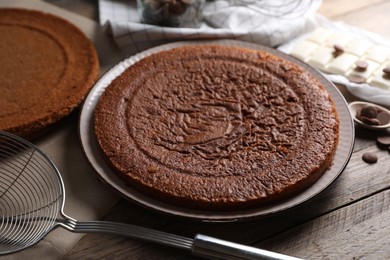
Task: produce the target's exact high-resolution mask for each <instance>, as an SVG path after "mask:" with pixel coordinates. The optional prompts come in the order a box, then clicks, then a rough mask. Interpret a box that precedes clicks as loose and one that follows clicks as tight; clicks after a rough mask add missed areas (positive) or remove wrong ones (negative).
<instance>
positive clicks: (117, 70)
mask: <svg viewBox="0 0 390 260" xmlns="http://www.w3.org/2000/svg"><path fill="white" fill-rule="evenodd" d="M211 44H214V45H215V44H217V45H225V46H237V47H244V48H250V49H255V50H262V51H267V52H269V53H271V54H274V55H276V56H278V57H281V58H284V59H287V60H289V61H291V62H293V63H295V64H297V65H299V66H301V67H303V68H304V69H306V70H308V71H309V72H310V73H311V74H312V75H313V76H314V77H315V78H316V79H317V80H319V81H320V82H321V84H322V85H323V86H324V87H325V89H326V90H327V91H328V92H329V94H330V96H331V97H332V99H333V102H334V104H335V106H336V110H337V112H338V116H339V121H340V131H339V132H340V136H339V143H338V146H337V149H336V154H335V155H334V163H333V165H332V166H331V167H330V169H329V170H328V171H327V172H326V173H325V174H324V175H323V176H321V177H320V179H319V180H318V181H317V182H316V183H314V184H313V185H312V186H310V187H309V188H307V189H305V190H304V191H302V192H299V193H298V194H296V195H294V196H292V197H291V198H289V199H285V200H282V201H280V202H277V203H272V204H270V205H265V206H260V207H258V208H253V209H248V210H237V211H234V210H231V211H215V212H214V211H207V210H196V209H190V208H184V207H180V206H176V205H171V204H168V203H165V202H162V201H159V200H157V199H154V198H152V197H149V196H147V195H145V194H142V193H141V192H139V191H137V190H135V189H134V188H131V187H129V186H128V185H126V184H125V182H124V181H123V180H122V179H121V178H120V177H119V176H118V174H116V173H115V172H114V170H113V169H112V168H110V167H109V165H108V164H107V162H106V161H105V159H104V158H103V155H102V154H101V152H100V150H99V149H96V148H99V147H98V146H97V140H96V137H95V134H94V130H93V114H94V109H95V107H96V104H97V102H98V100H99V98H100V96H101V94H102V93H103V92H104V90H105V88H106V87H107V86H108V85H109V83H110V82H111V81H112V80H114V79H115V78H116V77H118V76H119V75H120V74H121V73H123V71H124V70H126V69H127V68H128V67H130V66H132V65H133V64H135V63H136V62H138V61H140V60H141V59H143V58H145V57H147V56H149V55H151V54H154V53H158V52H161V51H164V50H169V49H173V48H176V47H180V46H185V45H211ZM339 109H340V110H342V111H341V112H343V114H342V116H343V117H345V118H343V120H342V119H341V118H340V111H339ZM91 121H92V122H91ZM346 131H348V133H347V132H346ZM78 134H79V140H80V144H81V148H82V149H81V150H82V151H83V154H84V156H85V157H86V159H87V161H88V162H89V164H90V165H91V166H92V168H93V169H94V172H95V173H96V174H97V176H98V178H99V179H100V180H101V181H102V182H103V183H104V184H106V185H108V186H109V188H111V189H113V190H114V191H115V192H116V193H117V194H119V195H120V196H121V197H123V198H125V199H127V200H129V201H131V202H133V203H136V204H138V205H141V206H143V207H146V208H148V209H151V210H154V211H157V212H159V213H165V214H168V215H174V216H178V217H185V218H190V219H196V220H201V221H218V222H221V221H224V222H225V221H226V222H227V221H238V220H247V219H253V218H259V217H264V216H268V215H271V214H275V213H279V212H282V211H286V210H288V209H292V208H294V207H296V206H298V205H300V204H302V203H304V202H307V201H308V200H310V199H312V198H313V197H315V196H317V195H318V194H319V193H321V192H322V191H324V190H325V189H326V188H327V187H328V186H329V185H330V184H332V183H333V182H334V181H335V180H336V179H337V178H338V177H339V175H340V174H341V173H342V172H343V170H344V169H345V167H346V166H347V164H348V162H349V160H350V158H351V156H352V152H353V146H354V140H355V131H354V122H353V118H352V116H351V114H350V112H349V109H348V103H347V101H346V100H345V98H344V96H343V95H342V94H341V92H340V91H339V90H338V88H337V87H336V86H335V85H334V84H333V83H332V82H330V81H329V80H328V79H326V77H325V76H323V75H322V74H321V73H320V72H319V71H318V70H316V69H315V68H313V67H311V66H310V65H308V64H306V63H303V62H302V61H300V60H298V59H296V58H294V57H292V56H290V55H288V54H285V53H283V52H281V51H278V50H276V49H273V48H270V47H267V46H263V45H260V44H255V43H249V42H243V41H239V40H199V41H180V42H172V43H167V44H163V45H159V46H156V47H153V48H150V49H148V50H145V51H142V52H140V53H138V54H135V55H133V56H129V57H127V58H125V59H123V60H122V61H120V62H119V63H117V64H115V65H113V66H112V67H111V69H109V70H108V71H107V72H105V73H104V74H103V75H102V76H101V77H100V78H99V80H98V81H97V82H96V83H95V85H94V86H93V87H92V89H91V90H90V92H89V93H88V95H87V97H86V98H85V100H84V102H83V104H82V107H81V110H80V114H79V127H78ZM341 142H344V143H341ZM340 156H342V158H340ZM335 165H336V166H337V169H334V167H336V166H335ZM107 171H108V173H107ZM329 172H331V173H332V174H331V175H330V174H329ZM327 173H328V174H327ZM323 183H324V184H323ZM310 192H311V193H310ZM306 194H307V195H306Z"/></svg>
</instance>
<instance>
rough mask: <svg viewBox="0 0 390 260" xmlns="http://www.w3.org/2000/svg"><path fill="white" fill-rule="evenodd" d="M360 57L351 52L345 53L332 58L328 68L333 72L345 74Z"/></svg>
mask: <svg viewBox="0 0 390 260" xmlns="http://www.w3.org/2000/svg"><path fill="white" fill-rule="evenodd" d="M358 59H359V58H358V57H357V56H355V55H352V54H349V53H343V54H341V55H339V56H337V57H336V58H334V59H333V60H332V62H331V63H330V64H329V67H328V70H327V71H329V72H330V73H332V74H344V73H345V72H346V71H349V70H350V68H352V66H353V64H354V63H355V62H356V61H358Z"/></svg>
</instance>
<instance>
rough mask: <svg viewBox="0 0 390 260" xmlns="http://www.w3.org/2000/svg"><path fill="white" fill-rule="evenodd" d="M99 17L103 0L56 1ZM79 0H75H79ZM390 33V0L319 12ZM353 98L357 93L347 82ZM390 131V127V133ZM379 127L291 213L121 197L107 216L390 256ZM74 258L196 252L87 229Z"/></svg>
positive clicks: (341, 254)
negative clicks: (238, 214) (198, 215)
mask: <svg viewBox="0 0 390 260" xmlns="http://www.w3.org/2000/svg"><path fill="white" fill-rule="evenodd" d="M52 2H54V3H55V4H56V3H57V4H59V5H63V7H65V8H67V9H68V10H72V11H75V12H79V13H81V14H83V15H86V16H89V17H90V18H93V19H97V11H96V10H97V9H96V3H95V2H94V1H86V0H84V1H81V3H78V4H77V5H80V4H82V5H85V8H75V4H73V5H72V1H68V3H66V2H67V1H65V5H64V1H52ZM73 2H75V1H73ZM319 12H320V13H321V14H323V15H324V16H326V17H328V18H330V19H334V20H344V21H345V22H347V23H349V24H351V25H353V26H356V27H361V28H364V29H368V30H371V31H373V32H377V33H380V34H382V35H384V36H386V37H388V38H389V39H390V27H389V26H388V24H389V22H390V19H389V18H388V14H389V13H390V2H389V1H385V0H375V1H371V0H359V1H352V0H350V1H338V0H325V1H324V3H323V5H322V6H321V8H320V11H319ZM339 87H340V89H341V91H342V92H343V93H344V94H345V97H346V98H347V100H348V101H352V100H354V99H355V98H354V97H352V96H351V95H350V94H349V93H347V92H346V90H345V89H344V88H343V87H342V86H339ZM387 134H390V132H388V133H387ZM376 135H377V133H374V132H370V131H367V130H364V129H361V128H357V129H356V143H355V147H354V150H353V155H352V157H351V160H350V162H349V164H348V165H347V167H346V169H345V170H344V172H343V173H342V175H341V176H340V177H339V178H338V179H337V180H336V181H335V182H334V183H333V184H332V185H331V186H330V187H328V188H327V189H326V190H325V191H324V192H322V193H321V194H320V195H319V196H317V197H315V198H314V199H313V200H311V201H309V202H307V203H304V204H302V205H300V206H298V207H296V208H294V209H292V210H289V211H287V212H283V213H279V214H276V215H272V216H269V217H265V218H261V219H258V220H251V221H246V222H235V223H203V222H198V221H193V220H188V219H181V218H176V217H172V216H167V215H160V214H158V213H156V212H151V211H149V210H146V209H144V208H141V207H138V206H135V205H134V204H132V203H130V202H128V201H126V200H121V201H120V202H119V203H118V204H117V205H116V206H115V207H114V208H113V209H112V210H111V211H110V212H109V213H108V214H107V215H106V216H105V217H104V220H110V221H118V222H124V223H131V224H135V225H140V226H144V227H148V228H153V229H157V230H162V231H167V232H171V233H174V234H178V235H182V236H186V237H191V238H192V237H194V236H195V234H197V233H202V234H206V235H210V236H214V237H218V238H222V239H226V240H230V241H234V242H238V243H242V244H247V245H251V246H255V247H259V248H263V249H268V250H271V251H276V252H280V253H283V254H288V255H292V256H296V257H301V258H306V259H360V258H367V259H389V258H390V190H389V187H390V154H389V152H388V151H386V150H382V149H380V148H379V147H378V146H377V144H376V141H375V138H376ZM365 152H375V153H376V154H377V155H378V156H379V162H378V163H376V164H372V165H370V164H367V163H365V162H364V161H363V160H362V158H361V157H362V154H363V153H365ZM66 257H67V258H68V259H86V258H87V259H189V258H191V256H190V255H189V254H188V253H187V252H185V251H181V250H178V249H173V248H168V247H164V246H160V245H155V244H151V243H146V242H140V241H135V240H133V239H128V238H124V237H118V236H113V235H102V234H88V235H85V236H84V237H83V238H82V239H81V240H80V242H79V243H78V244H77V245H76V246H75V247H74V248H73V249H72V250H70V251H69V252H68V253H67V255H66Z"/></svg>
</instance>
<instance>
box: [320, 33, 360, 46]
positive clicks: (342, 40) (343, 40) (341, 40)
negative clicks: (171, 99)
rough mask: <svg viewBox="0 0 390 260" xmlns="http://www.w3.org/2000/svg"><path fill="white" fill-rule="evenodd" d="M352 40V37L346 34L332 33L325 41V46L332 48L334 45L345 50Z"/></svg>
mask: <svg viewBox="0 0 390 260" xmlns="http://www.w3.org/2000/svg"><path fill="white" fill-rule="evenodd" d="M352 40H353V37H351V36H349V35H347V34H341V33H332V34H331V35H330V36H329V37H328V39H327V40H326V45H328V46H330V47H333V46H334V45H335V44H337V45H339V46H342V47H343V48H345V47H346V46H347V45H348V43H349V42H351V41H352Z"/></svg>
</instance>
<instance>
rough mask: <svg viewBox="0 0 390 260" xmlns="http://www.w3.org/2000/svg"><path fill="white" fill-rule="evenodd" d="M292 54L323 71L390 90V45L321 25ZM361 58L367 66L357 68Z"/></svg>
mask: <svg viewBox="0 0 390 260" xmlns="http://www.w3.org/2000/svg"><path fill="white" fill-rule="evenodd" d="M290 54H291V55H292V56H294V57H296V58H298V59H300V60H302V61H305V62H307V63H309V64H310V65H312V66H313V67H315V68H317V69H319V70H322V71H323V72H326V73H330V74H337V75H342V76H345V77H347V78H348V77H350V80H352V79H353V78H356V77H357V78H359V79H363V81H364V80H365V82H366V83H369V84H370V85H371V86H372V87H379V88H382V89H386V90H390V75H389V74H390V73H389V72H388V70H390V47H386V46H383V45H379V44H374V43H372V42H370V41H367V40H362V39H358V38H356V37H354V36H352V35H349V34H344V33H340V32H337V31H333V30H331V29H327V28H322V27H320V28H317V29H316V30H314V31H313V32H312V33H310V34H309V35H308V36H307V37H306V38H305V39H304V40H303V41H302V42H300V43H299V44H297V46H296V47H295V48H294V49H293V50H292V51H291V52H290ZM358 61H359V62H361V61H364V62H366V63H367V64H368V66H367V68H357V66H356V62H358ZM385 68H387V69H385ZM384 69H385V71H386V73H385V72H384Z"/></svg>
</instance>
